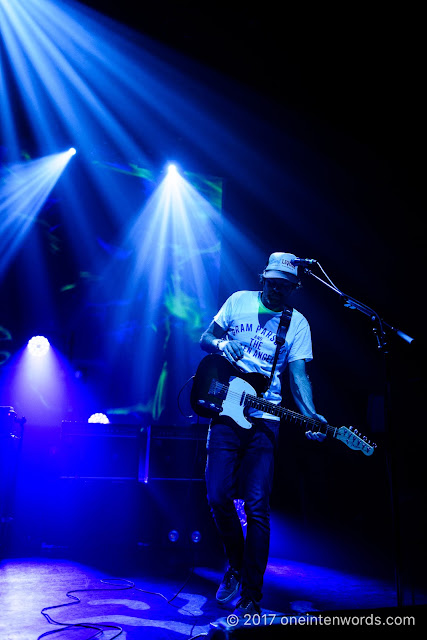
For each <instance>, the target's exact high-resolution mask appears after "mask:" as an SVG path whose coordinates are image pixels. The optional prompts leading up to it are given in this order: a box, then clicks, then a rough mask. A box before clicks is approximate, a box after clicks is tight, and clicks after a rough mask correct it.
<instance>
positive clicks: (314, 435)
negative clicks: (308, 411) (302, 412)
mask: <svg viewBox="0 0 427 640" xmlns="http://www.w3.org/2000/svg"><path fill="white" fill-rule="evenodd" d="M312 417H313V418H314V419H315V420H318V421H319V422H324V423H325V424H328V421H327V420H326V418H324V417H323V416H322V415H320V413H316V414H315V415H314V416H312ZM305 435H306V436H307V438H308V439H309V440H317V441H318V442H323V440H324V439H325V438H326V433H322V432H321V431H306V432H305Z"/></svg>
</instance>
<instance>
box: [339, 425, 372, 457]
mask: <svg viewBox="0 0 427 640" xmlns="http://www.w3.org/2000/svg"><path fill="white" fill-rule="evenodd" d="M335 437H336V438H338V440H341V442H344V444H346V445H347V447H350V449H358V450H359V451H362V453H364V454H365V456H371V455H372V454H373V453H374V451H375V449H376V448H377V445H376V444H373V443H371V442H369V440H367V438H366V436H362V434H361V433H359V432H358V431H357V429H353V427H339V429H337V431H336V434H335Z"/></svg>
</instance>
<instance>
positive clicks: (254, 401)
mask: <svg viewBox="0 0 427 640" xmlns="http://www.w3.org/2000/svg"><path fill="white" fill-rule="evenodd" d="M245 405H247V406H250V407H252V408H254V409H259V410H260V411H264V412H265V413H269V414H270V415H273V416H277V417H279V418H286V420H288V421H290V422H295V423H296V424H300V425H303V426H305V427H307V426H309V427H316V431H323V432H325V431H326V433H331V435H333V436H334V435H335V432H336V427H331V425H329V424H326V423H325V422H321V421H320V420H316V419H315V418H309V417H308V416H303V415H302V414H301V413H297V412H296V411H291V410H290V409H286V408H285V407H282V406H280V405H277V404H273V403H272V402H269V401H268V400H264V399H263V398H258V397H257V396H252V395H249V394H246V396H245Z"/></svg>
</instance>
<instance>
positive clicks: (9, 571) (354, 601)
mask: <svg viewBox="0 0 427 640" xmlns="http://www.w3.org/2000/svg"><path fill="white" fill-rule="evenodd" d="M151 560H152V558H151ZM153 564H154V565H156V563H155V562H154V563H153V562H147V566H144V561H143V559H142V558H140V559H139V561H138V562H135V564H134V565H132V563H129V562H126V563H124V564H123V566H120V565H121V563H120V559H119V558H115V559H114V558H104V561H99V559H98V560H96V561H94V562H91V561H90V559H89V560H86V561H84V562H82V561H76V560H70V559H64V558H49V557H15V558H6V559H3V560H2V561H1V564H0V611H1V619H0V637H1V638H2V640H36V639H37V638H41V637H43V636H44V635H48V636H50V637H55V638H58V639H61V640H64V639H69V638H73V639H75V640H86V639H88V638H94V637H102V638H106V639H108V640H110V639H112V638H116V637H120V638H121V640H124V639H129V640H130V639H132V640H140V639H142V638H144V640H164V639H165V640H166V639H172V640H173V639H177V640H178V639H182V640H186V639H189V638H194V637H203V636H205V637H206V636H209V637H214V636H213V634H214V632H215V633H216V634H217V635H215V638H217V637H218V638H222V637H223V638H227V637H237V634H238V633H239V631H238V630H235V629H234V630H233V626H232V625H231V626H230V625H228V623H227V622H226V617H227V616H228V615H229V614H230V613H231V612H232V610H233V603H230V604H229V605H227V606H219V605H218V604H217V603H216V600H215V591H216V589H217V585H218V583H219V581H220V579H221V577H222V572H221V571H220V570H218V569H217V568H214V569H213V568H209V567H208V566H197V565H195V566H191V563H190V564H186V562H185V561H183V562H181V563H180V562H175V563H173V562H172V563H171V562H170V557H168V556H167V555H166V554H165V555H164V557H163V560H160V559H159V561H158V564H157V567H156V566H153ZM67 594H69V596H73V597H72V598H70V597H68V596H67ZM410 597H411V602H410V603H409V605H408V606H405V607H403V608H399V607H397V606H396V593H395V585H394V584H393V580H389V579H387V578H384V577H375V576H372V575H363V574H358V573H357V572H355V571H351V572H348V571H344V570H340V569H337V568H331V567H327V566H319V565H316V564H309V563H304V562H299V561H296V560H286V559H282V558H274V557H273V558H271V559H270V562H269V565H268V569H267V572H266V575H265V589H264V598H263V601H262V603H261V604H262V607H263V609H262V616H261V619H260V620H259V621H254V622H257V625H256V626H257V627H258V629H257V630H256V629H254V625H253V626H252V629H249V627H247V628H245V629H242V628H240V632H241V633H242V634H243V633H245V635H246V633H247V635H248V637H254V635H252V634H255V632H256V636H255V637H257V638H262V637H273V633H274V635H275V637H277V634H280V637H281V635H282V634H283V636H284V634H285V632H289V625H290V624H291V622H293V623H294V624H297V623H296V622H295V620H296V619H297V618H299V617H300V616H303V615H305V616H306V619H307V616H311V618H312V620H314V618H317V620H318V619H319V618H318V617H319V615H322V616H323V617H325V616H328V615H329V614H331V612H341V613H342V614H343V615H344V614H348V612H351V615H352V616H353V618H352V621H351V623H350V626H361V622H360V619H359V618H360V616H362V615H365V616H366V615H367V614H372V613H374V615H375V614H378V613H384V612H385V613H386V614H387V615H388V616H392V618H393V617H394V616H395V617H396V620H397V623H396V624H399V626H402V624H403V623H402V621H401V617H402V616H403V615H412V616H414V617H415V625H416V626H417V627H418V631H419V630H420V629H421V627H422V625H423V624H424V622H425V618H426V616H425V613H426V612H425V607H426V605H427V595H426V593H421V592H414V591H412V593H411V596H410ZM236 600H237V599H236ZM233 602H235V601H233ZM61 605H66V606H61ZM43 609H44V612H45V614H46V616H48V617H47V618H46V617H45V616H44V615H43V614H42V610H43ZM267 614H276V616H270V617H269V618H267ZM263 616H264V617H263ZM284 616H285V618H283V617H284ZM358 616H359V618H358ZM282 618H283V619H282ZM273 620H274V625H271V624H270V623H271V622H272V621H273ZM384 620H385V618H384V617H383V618H382V622H381V624H385V622H384ZM298 624H299V625H300V626H301V623H298ZM340 624H341V625H345V626H347V628H348V626H349V623H348V622H347V623H346V622H341V623H337V622H335V623H334V626H335V627H337V625H338V626H339V625H340ZM378 624H379V623H378ZM67 625H86V626H80V627H74V626H73V627H70V626H68V628H67ZM408 625H409V626H410V627H411V629H409V628H408V629H406V627H407V626H408ZM306 626H307V625H306ZM311 626H312V627H313V631H314V632H316V629H317V632H318V631H319V625H318V624H317V626H316V629H315V628H314V623H313V622H312V624H311ZM262 627H264V629H262ZM371 627H372V625H371ZM293 628H295V627H293ZM412 628H413V627H412V624H411V623H405V632H406V631H410V630H412ZM99 629H103V631H104V633H103V635H101V634H100V633H99V635H96V634H97V632H98V631H99ZM287 629H288V631H286V630H287ZM341 631H345V629H344V627H343V626H341ZM49 632H50V633H49ZM53 632H55V633H53ZM245 635H244V636H243V637H245ZM239 637H241V636H239Z"/></svg>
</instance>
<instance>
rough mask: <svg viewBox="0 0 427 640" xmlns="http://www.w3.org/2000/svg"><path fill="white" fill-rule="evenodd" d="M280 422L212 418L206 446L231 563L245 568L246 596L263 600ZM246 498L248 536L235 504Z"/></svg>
mask: <svg viewBox="0 0 427 640" xmlns="http://www.w3.org/2000/svg"><path fill="white" fill-rule="evenodd" d="M278 425H279V422H274V421H271V420H268V421H266V420H257V421H256V424H255V425H254V426H253V427H252V428H251V429H243V428H241V427H239V426H237V425H236V424H235V423H233V422H232V421H230V422H228V420H227V418H224V419H221V418H218V419H216V421H215V422H214V421H212V423H211V426H210V429H209V435H208V442H207V449H208V456H207V464H206V486H207V495H208V502H209V506H210V508H211V512H212V515H213V517H214V520H215V523H216V526H217V528H218V530H219V532H220V534H221V537H222V541H223V544H224V548H225V553H226V555H227V558H228V562H229V564H230V566H231V567H234V568H235V569H238V570H240V571H241V576H242V596H245V597H249V598H251V599H253V600H255V601H257V602H258V601H259V600H261V597H262V585H263V580H264V573H265V570H266V567H267V562H268V552H269V546H270V494H271V489H272V485H273V471H274V453H275V447H276V444H277V438H278V431H279V427H278ZM235 498H240V499H242V500H244V502H245V512H246V519H247V530H246V539H245V537H244V535H243V530H242V526H241V524H240V520H239V517H238V515H237V512H236V508H235V506H234V499H235Z"/></svg>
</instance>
